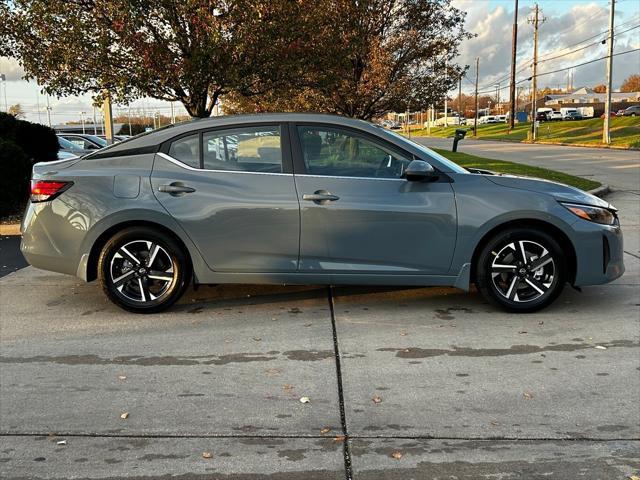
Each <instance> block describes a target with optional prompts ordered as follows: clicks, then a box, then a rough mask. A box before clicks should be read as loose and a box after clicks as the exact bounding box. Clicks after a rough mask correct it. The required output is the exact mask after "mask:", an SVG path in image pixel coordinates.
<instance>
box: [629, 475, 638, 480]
mask: <svg viewBox="0 0 640 480" xmlns="http://www.w3.org/2000/svg"><path fill="white" fill-rule="evenodd" d="M629 480H640V477H639V476H638V475H630V476H629Z"/></svg>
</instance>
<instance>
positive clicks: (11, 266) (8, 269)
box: [0, 235, 28, 278]
mask: <svg viewBox="0 0 640 480" xmlns="http://www.w3.org/2000/svg"><path fill="white" fill-rule="evenodd" d="M27 265H28V263H27V261H26V260H25V259H24V257H23V256H22V253H20V236H19V235H15V236H6V235H2V236H0V278H1V277H4V276H5V275H9V274H10V273H12V272H15V271H16V270H20V269H21V268H24V267H26V266H27Z"/></svg>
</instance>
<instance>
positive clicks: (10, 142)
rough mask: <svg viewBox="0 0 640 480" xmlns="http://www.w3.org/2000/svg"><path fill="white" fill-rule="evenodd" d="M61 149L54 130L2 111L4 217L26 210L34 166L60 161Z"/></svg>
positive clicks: (0, 212) (0, 195)
mask: <svg viewBox="0 0 640 480" xmlns="http://www.w3.org/2000/svg"><path fill="white" fill-rule="evenodd" d="M58 149H59V145H58V138H57V137H56V133H55V132H54V131H53V129H51V128H49V127H46V126H44V125H40V124H38V123H31V122H27V121H25V120H18V119H16V118H15V117H14V116H13V115H9V114H7V113H2V112H0V169H1V173H0V217H5V216H7V215H13V214H16V213H19V212H20V211H21V210H22V209H23V208H24V205H25V202H26V201H27V198H28V196H29V180H30V178H31V168H32V166H33V164H34V163H37V162H50V161H52V160H56V159H57V158H58Z"/></svg>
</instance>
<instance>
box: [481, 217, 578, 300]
mask: <svg viewBox="0 0 640 480" xmlns="http://www.w3.org/2000/svg"><path fill="white" fill-rule="evenodd" d="M566 278H567V266H566V262H565V260H564V254H563V252H562V249H561V247H560V245H559V244H558V242H556V240H554V239H553V237H551V236H550V235H549V234H547V233H546V232H544V231H542V230H534V229H532V230H529V229H521V228H514V229H509V230H505V231H503V232H500V233H498V234H497V235H495V236H494V237H493V238H492V239H491V240H489V242H488V243H487V245H486V246H485V247H484V248H483V249H482V252H481V253H480V256H479V257H478V262H477V265H476V284H477V286H478V290H480V293H482V295H483V296H484V297H485V298H486V299H487V300H488V301H489V302H490V303H492V304H494V305H498V306H500V307H502V308H504V309H506V310H509V311H512V312H522V313H526V312H535V311H537V310H540V309H542V308H544V307H546V306H548V305H550V304H551V303H552V302H553V301H554V300H555V299H556V298H557V297H558V295H560V293H561V292H562V290H563V288H564V284H565V282H566Z"/></svg>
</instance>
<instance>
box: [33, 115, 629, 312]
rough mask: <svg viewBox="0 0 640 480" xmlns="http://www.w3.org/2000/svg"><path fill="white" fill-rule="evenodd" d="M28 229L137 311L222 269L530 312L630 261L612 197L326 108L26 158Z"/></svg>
mask: <svg viewBox="0 0 640 480" xmlns="http://www.w3.org/2000/svg"><path fill="white" fill-rule="evenodd" d="M22 234H23V235H22V245H21V250H22V253H23V255H24V256H25V258H26V259H27V261H28V262H29V263H31V264H32V265H34V266H36V267H38V268H42V269H45V270H52V271H56V272H61V273H67V274H71V275H76V276H78V277H80V278H81V279H83V280H85V281H91V280H95V279H99V281H100V283H101V285H102V288H103V290H104V292H105V293H106V295H107V296H108V297H109V298H110V299H111V300H112V301H113V302H114V303H116V304H117V305H119V306H121V307H122V308H125V309H127V310H131V311H133V312H139V313H149V312H156V311H160V310H163V309H166V308H167V307H169V306H170V305H171V304H173V303H174V302H176V301H177V300H178V299H179V298H180V297H181V295H182V294H183V292H184V291H185V289H186V288H187V287H188V286H189V285H191V284H196V285H197V284H221V283H277V284H280V283H286V284H333V285H347V284H349V285H354V284H355V285H414V286H418V285H422V286H427V285H448V286H455V287H458V288H461V289H464V290H468V289H469V287H470V285H471V284H472V283H475V284H476V285H477V286H478V289H479V291H480V292H481V293H482V295H484V297H485V298H486V299H487V300H488V301H490V302H492V303H493V304H495V305H498V306H501V307H503V308H506V309H508V310H510V311H514V312H531V311H535V310H539V309H540V308H543V307H545V306H547V305H549V304H550V303H551V302H553V301H554V300H555V299H556V298H557V297H558V295H559V294H560V292H561V291H562V289H563V288H564V285H565V284H566V283H567V282H568V283H570V284H572V285H574V286H581V285H595V284H601V283H607V282H610V281H612V280H614V279H616V278H618V277H619V276H620V275H622V273H623V272H624V263H623V250H622V232H621V229H620V224H619V221H618V217H617V214H616V209H615V208H614V207H613V206H612V205H610V204H609V203H608V202H606V201H605V200H602V199H600V198H598V197H595V196H593V195H590V194H588V193H586V192H583V191H581V190H578V189H576V188H572V187H568V186H566V185H562V184H560V183H555V182H548V181H543V180H536V179H533V178H523V177H514V176H503V175H493V174H491V173H490V172H487V171H480V170H467V169H465V168H462V167H461V166H459V165H457V164H455V163H453V162H451V161H450V160H448V159H447V158H445V157H443V156H442V155H440V154H438V153H436V152H434V151H433V150H430V149H428V148H426V147H424V146H423V145H420V144H418V143H415V142H412V141H411V140H408V139H406V138H405V137H403V136H401V135H399V134H397V133H395V132H391V131H389V130H386V129H384V128H381V127H379V126H377V125H373V124H371V123H368V122H364V121H360V120H354V119H349V118H343V117H337V116H333V115H317V114H264V115H243V116H225V117H215V118H210V119H202V120H197V121H193V122H186V123H182V124H179V125H173V126H170V127H166V128H162V129H158V130H155V131H153V132H151V133H149V134H142V135H139V136H137V137H135V138H132V139H130V140H128V141H126V142H122V143H118V144H114V145H112V146H109V147H107V148H105V149H103V150H99V151H97V152H94V153H91V154H89V155H86V156H84V157H82V158H80V159H73V160H68V161H59V162H57V164H56V165H55V167H53V166H52V164H51V163H46V164H44V163H43V164H36V165H35V166H34V169H33V178H32V183H31V202H30V203H29V205H28V207H27V211H26V212H25V215H24V219H23V223H22Z"/></svg>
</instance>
